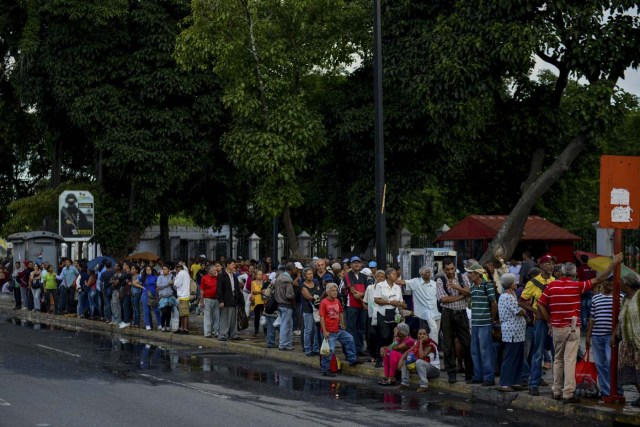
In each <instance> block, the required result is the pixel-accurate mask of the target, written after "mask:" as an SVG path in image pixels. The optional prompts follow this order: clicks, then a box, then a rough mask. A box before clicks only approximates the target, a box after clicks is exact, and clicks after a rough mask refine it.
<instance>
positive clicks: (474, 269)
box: [465, 262, 485, 274]
mask: <svg viewBox="0 0 640 427" xmlns="http://www.w3.org/2000/svg"><path fill="white" fill-rule="evenodd" d="M465 270H466V271H467V273H480V274H484V273H485V271H484V268H482V266H481V265H480V264H478V263H477V262H474V263H473V264H471V265H469V266H467V267H465Z"/></svg>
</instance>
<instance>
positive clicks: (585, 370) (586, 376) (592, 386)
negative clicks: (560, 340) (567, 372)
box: [574, 347, 600, 397]
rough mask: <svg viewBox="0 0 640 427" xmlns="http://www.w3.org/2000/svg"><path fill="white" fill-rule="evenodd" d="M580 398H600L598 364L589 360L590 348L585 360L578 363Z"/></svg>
mask: <svg viewBox="0 0 640 427" xmlns="http://www.w3.org/2000/svg"><path fill="white" fill-rule="evenodd" d="M574 394H575V395H576V396H579V397H598V396H599V395H600V389H599V388H598V369H597V368H596V364H595V363H593V362H591V361H590V360H589V347H587V351H586V353H585V356H584V358H583V359H582V360H581V361H579V362H578V363H576V391H575V392H574Z"/></svg>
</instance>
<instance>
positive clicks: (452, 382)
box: [449, 374, 458, 384]
mask: <svg viewBox="0 0 640 427" xmlns="http://www.w3.org/2000/svg"><path fill="white" fill-rule="evenodd" d="M456 381H458V379H457V378H456V374H449V384H454V383H455V382H456Z"/></svg>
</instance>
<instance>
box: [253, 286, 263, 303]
mask: <svg viewBox="0 0 640 427" xmlns="http://www.w3.org/2000/svg"><path fill="white" fill-rule="evenodd" d="M258 292H260V293H258ZM251 293H252V295H253V305H260V304H264V302H263V301H262V283H260V282H258V281H257V280H254V281H253V282H251Z"/></svg>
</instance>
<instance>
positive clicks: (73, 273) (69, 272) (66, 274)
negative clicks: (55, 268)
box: [56, 265, 80, 288]
mask: <svg viewBox="0 0 640 427" xmlns="http://www.w3.org/2000/svg"><path fill="white" fill-rule="evenodd" d="M79 274H80V273H79V272H78V269H77V268H75V267H74V266H73V265H70V266H69V267H64V268H63V269H62V271H61V272H60V275H58V276H56V278H57V279H58V280H62V283H61V284H60V286H65V287H67V288H70V287H71V286H73V282H75V281H76V278H77V277H78V275H79Z"/></svg>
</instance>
